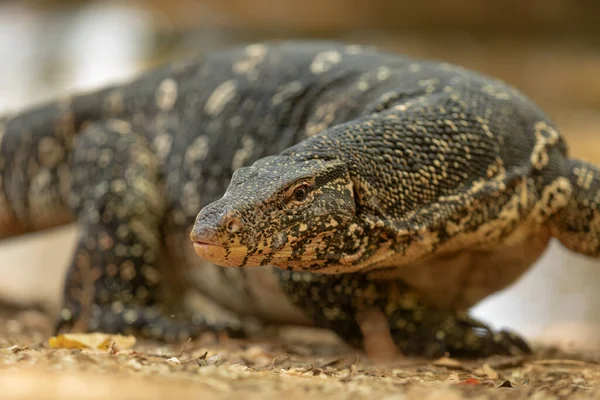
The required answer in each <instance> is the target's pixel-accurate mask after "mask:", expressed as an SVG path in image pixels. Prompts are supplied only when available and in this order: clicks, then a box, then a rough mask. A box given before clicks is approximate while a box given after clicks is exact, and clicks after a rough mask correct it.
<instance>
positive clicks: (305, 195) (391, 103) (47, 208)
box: [0, 41, 600, 357]
mask: <svg viewBox="0 0 600 400" xmlns="http://www.w3.org/2000/svg"><path fill="white" fill-rule="evenodd" d="M234 171H235V172H234ZM599 178H600V174H599V170H598V169H597V168H596V167H595V166H592V165H590V164H588V163H585V162H582V161H577V160H572V159H569V158H568V157H567V155H566V146H565V143H564V142H563V140H562V138H561V136H560V134H559V133H558V131H557V130H556V128H555V127H554V125H553V124H552V122H551V121H550V120H549V119H548V118H547V117H546V116H545V115H544V114H543V113H542V112H541V111H540V110H539V109H538V108H537V107H536V106H535V105H533V104H532V102H531V101H529V100H528V99H527V98H525V97H524V96H523V95H522V94H520V93H519V92H518V91H516V90H515V89H513V88H510V87H508V86H507V85H505V84H504V83H502V82H500V81H497V80H494V79H491V78H488V77H485V76H482V75H479V74H477V73H475V72H472V71H468V70H465V69H462V68H459V67H457V66H453V65H449V64H445V63H435V62H427V61H419V60H414V59H411V58H408V57H404V56H400V55H397V54H391V53H387V52H384V51H380V50H377V49H374V48H371V47H365V46H360V45H348V44H344V43H335V42H324V41H302V42H269V43H262V44H254V45H250V46H247V47H241V48H235V49H231V50H226V51H221V52H215V53H210V54H207V55H204V56H202V57H189V58H187V59H185V60H182V61H178V62H174V63H171V64H168V65H165V66H163V67H160V68H158V69H156V70H153V71H149V72H147V73H145V74H143V75H141V76H140V77H138V78H137V79H135V80H133V81H131V82H128V83H125V84H121V85H116V86H112V87H107V88H105V89H102V90H99V91H95V92H92V93H85V94H77V95H74V96H72V97H69V98H67V99H62V100H60V101H56V102H52V103H49V104H45V105H41V106H37V107H33V108H30V109H28V110H25V111H23V112H21V113H18V114H15V115H11V116H8V117H5V118H3V119H0V238H6V237H10V236H15V235H19V234H25V233H29V232H34V231H39V230H43V229H47V228H51V227H54V226H58V225H62V224H66V223H70V222H75V223H77V225H78V226H79V232H80V233H79V236H78V238H77V246H76V250H75V252H74V254H73V259H72V263H71V266H70V268H69V271H68V274H67V276H66V280H65V291H64V303H63V304H64V305H63V309H62V311H61V313H60V315H59V318H58V323H57V330H59V331H66V330H71V331H86V330H87V331H89V330H91V331H104V332H107V333H117V332H118V333H135V334H137V335H141V336H146V337H153V338H158V339H162V340H169V341H171V340H177V339H185V338H187V337H190V336H191V337H194V336H197V335H199V334H200V333H202V332H204V331H207V330H225V331H227V332H229V334H231V335H243V334H244V329H243V326H242V325H241V323H240V321H239V320H236V319H231V320H227V321H214V320H212V319H211V318H209V317H208V316H207V315H203V314H200V313H197V312H194V311H193V310H183V309H182V308H181V307H180V304H179V303H180V302H181V299H182V298H183V293H184V292H185V290H199V291H201V292H203V293H204V294H205V295H207V296H208V297H209V298H211V299H212V300H214V301H215V302H217V303H219V304H221V305H222V306H224V307H226V308H229V309H231V310H232V311H234V312H236V313H238V314H239V315H242V316H243V315H251V316H254V317H258V318H260V319H262V320H264V321H267V322H271V323H295V324H312V325H317V326H320V327H325V328H329V329H332V330H333V331H334V332H336V333H337V334H338V335H340V336H341V337H342V338H344V339H346V340H347V341H348V342H349V343H351V344H353V345H356V346H359V347H360V346H362V345H363V336H362V335H363V334H362V330H361V327H360V326H359V324H358V322H357V316H358V315H359V314H361V313H362V312H363V311H364V310H369V309H379V310H381V312H382V313H383V315H385V318H386V319H387V321H388V326H389V330H390V334H391V335H390V336H391V338H392V339H393V342H394V343H395V344H396V346H398V348H399V350H400V351H401V352H402V353H404V354H416V355H422V356H428V357H436V356H439V355H441V354H444V353H446V352H448V353H450V354H451V355H454V356H484V355H489V354H514V353H521V352H527V351H529V348H528V346H527V344H526V343H525V342H524V341H522V340H521V339H520V338H519V337H518V336H516V335H514V334H511V333H509V332H492V331H491V330H490V329H489V328H488V327H486V326H485V325H483V324H481V323H480V322H478V321H476V320H473V319H471V318H469V317H468V316H467V310H468V308H469V307H470V306H472V305H473V304H475V303H476V302H478V301H479V300H481V299H482V298H484V297H486V296H488V295H489V294H491V293H493V292H495V291H497V290H499V289H501V288H503V287H505V286H506V285H508V284H510V283H512V282H514V281H515V280H516V279H517V278H518V277H519V276H521V275H522V273H523V272H524V271H526V270H527V268H528V267H529V266H530V265H531V264H532V263H533V262H534V261H535V260H536V259H537V258H538V257H539V256H540V255H541V254H542V252H543V251H544V250H545V248H546V246H547V243H548V241H549V240H550V238H551V237H556V238H558V239H559V240H560V241H561V242H562V243H563V244H565V245H566V246H567V247H568V248H570V249H572V250H574V251H577V252H580V253H583V254H587V255H591V256H597V255H598V254H599V253H600V250H599V249H600V241H599V239H600V234H599V232H598V229H599V226H600V212H599V207H598V205H599V204H600V194H599V193H600V191H599V188H600V186H599V182H600V180H599ZM200 210H202V211H200ZM190 233H191V240H190ZM196 253H197V254H196ZM198 255H200V257H198ZM215 264H218V265H221V266H229V267H245V268H223V267H220V266H217V265H215ZM251 267H253V268H251Z"/></svg>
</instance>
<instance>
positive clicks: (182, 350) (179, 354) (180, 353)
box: [177, 337, 192, 358]
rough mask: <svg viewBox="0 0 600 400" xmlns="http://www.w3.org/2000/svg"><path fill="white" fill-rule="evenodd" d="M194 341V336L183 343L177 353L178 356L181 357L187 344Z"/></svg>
mask: <svg viewBox="0 0 600 400" xmlns="http://www.w3.org/2000/svg"><path fill="white" fill-rule="evenodd" d="M191 341H192V338H191V337H190V338H188V340H187V341H186V342H185V343H184V344H183V347H182V348H181V350H180V351H179V353H178V354H177V358H179V357H181V355H182V354H183V352H184V350H185V348H186V347H187V345H188V344H189V343H190V342H191Z"/></svg>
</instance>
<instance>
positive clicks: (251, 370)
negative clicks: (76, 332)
mask: <svg viewBox="0 0 600 400" xmlns="http://www.w3.org/2000/svg"><path fill="white" fill-rule="evenodd" d="M0 320H1V321H4V323H3V324H2V326H0V393H1V395H0V397H1V398H2V399H6V400H13V399H15V400H16V399H19V400H21V399H40V398H43V399H48V400H51V399H138V398H139V399H145V400H152V399H163V398H175V399H177V398H190V397H195V398H200V397H202V398H205V397H210V398H215V399H234V398H235V399H237V398H240V397H248V398H260V399H271V398H273V399H275V398H276V399H282V398H284V399H286V400H293V399H306V398H310V399H318V398H338V399H363V398H365V399H367V398H368V399H374V398H385V399H461V398H473V399H500V398H511V399H521V398H533V399H558V398H574V399H579V398H594V397H595V396H594V395H596V396H597V395H598V394H599V392H598V390H597V386H598V382H599V381H600V364H599V363H598V360H600V358H599V354H600V352H598V353H594V352H579V353H575V352H571V353H566V352H564V351H560V350H558V349H552V348H546V347H540V348H537V349H536V351H535V354H534V355H532V356H526V357H491V358H488V359H481V360H456V359H451V358H442V359H438V360H433V361H432V360H423V359H416V358H404V357H401V356H398V357H396V358H395V359H394V360H393V361H391V362H389V361H388V362H385V363H376V362H373V361H370V360H369V359H367V357H366V356H365V355H364V354H361V353H357V352H356V351H355V350H352V349H349V348H348V347H346V346H345V345H344V344H343V343H341V342H340V341H339V340H338V339H337V338H336V337H334V336H333V335H332V334H331V333H329V332H324V331H320V330H316V329H308V328H298V327H281V328H278V329H267V331H266V332H265V333H264V334H262V335H261V336H260V337H257V338H253V339H252V340H233V339H229V338H226V337H215V336H214V335H206V336H205V337H202V338H199V339H197V340H194V341H189V342H188V343H182V344H177V345H164V344H161V343H152V342H146V341H138V342H137V343H136V345H135V346H134V348H133V349H130V350H119V349H118V348H117V346H114V345H111V346H110V347H109V349H108V350H107V351H103V350H88V349H83V350H82V349H66V348H51V347H50V345H49V342H48V339H49V338H50V337H51V326H52V321H51V318H49V317H48V316H47V315H46V314H44V313H43V312H40V311H35V310H22V309H14V308H9V307H4V308H3V309H2V310H1V311H0Z"/></svg>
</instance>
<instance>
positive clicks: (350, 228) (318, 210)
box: [190, 155, 366, 273]
mask: <svg viewBox="0 0 600 400" xmlns="http://www.w3.org/2000/svg"><path fill="white" fill-rule="evenodd" d="M355 189H356V188H355V185H354V183H353V181H352V179H351V177H350V174H349V171H348V168H347V166H346V165H345V164H344V163H343V162H341V161H338V160H335V159H327V158H306V157H304V158H299V157H294V156H287V155H280V156H271V157H266V158H263V159H260V160H258V161H257V162H256V163H254V164H253V165H252V166H249V167H245V168H240V169H238V170H237V171H236V172H235V173H234V174H233V176H232V179H231V182H230V184H229V187H228V189H227V191H226V192H225V194H224V195H223V197H222V198H221V199H219V200H217V201H215V202H213V203H211V204H209V205H207V206H206V207H204V208H203V209H202V210H201V211H200V213H199V214H198V216H197V218H196V222H195V225H194V228H193V230H192V232H191V235H190V238H191V240H192V241H193V242H194V248H195V250H196V253H197V254H198V255H199V256H200V257H202V258H204V259H206V260H208V261H211V262H213V263H215V264H217V265H221V266H230V267H243V266H259V265H274V266H278V267H280V268H284V269H296V270H300V269H301V270H319V272H324V273H327V272H340V271H342V270H343V271H349V270H350V269H352V270H356V269H359V268H360V265H357V264H356V261H357V260H358V259H359V258H360V257H361V255H362V254H363V253H364V246H366V241H365V240H364V238H365V235H363V234H362V233H363V232H364V230H363V226H364V224H362V223H361V218H360V213H359V207H358V205H357V201H356V200H357V198H356V192H355Z"/></svg>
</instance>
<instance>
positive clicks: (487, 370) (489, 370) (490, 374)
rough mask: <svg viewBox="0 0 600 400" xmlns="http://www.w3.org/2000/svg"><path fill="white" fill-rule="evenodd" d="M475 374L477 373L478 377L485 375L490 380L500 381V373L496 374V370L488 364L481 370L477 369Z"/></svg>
mask: <svg viewBox="0 0 600 400" xmlns="http://www.w3.org/2000/svg"><path fill="white" fill-rule="evenodd" d="M473 372H474V373H476V374H477V375H485V376H487V377H488V378H490V379H498V372H496V370H495V369H493V368H492V367H490V365H489V364H488V363H485V364H483V365H482V366H481V368H477V369H476V370H475V371H473Z"/></svg>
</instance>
